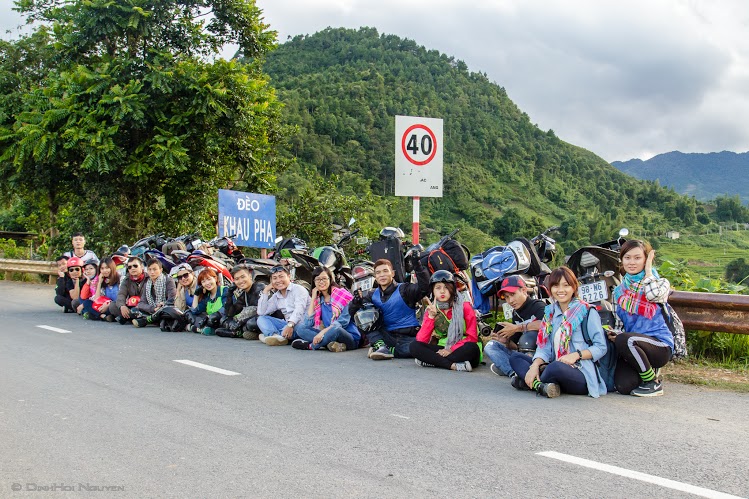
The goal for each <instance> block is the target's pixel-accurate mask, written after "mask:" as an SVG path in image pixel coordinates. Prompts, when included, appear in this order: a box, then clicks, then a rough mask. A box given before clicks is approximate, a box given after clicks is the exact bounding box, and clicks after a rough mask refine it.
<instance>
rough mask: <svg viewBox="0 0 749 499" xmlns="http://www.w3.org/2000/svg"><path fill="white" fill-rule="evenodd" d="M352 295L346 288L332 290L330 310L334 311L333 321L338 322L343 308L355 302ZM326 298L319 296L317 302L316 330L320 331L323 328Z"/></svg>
mask: <svg viewBox="0 0 749 499" xmlns="http://www.w3.org/2000/svg"><path fill="white" fill-rule="evenodd" d="M353 298H354V295H352V294H351V293H350V292H349V290H348V289H345V288H332V287H331V288H330V308H331V309H332V310H333V319H332V320H336V319H337V318H338V316H339V315H341V311H342V310H343V308H344V307H345V306H346V305H348V303H349V302H350V301H351V300H353ZM323 300H325V297H324V296H323V295H322V293H320V294H319V295H318V296H317V302H315V329H320V328H321V327H320V326H322V307H321V305H322V302H323Z"/></svg>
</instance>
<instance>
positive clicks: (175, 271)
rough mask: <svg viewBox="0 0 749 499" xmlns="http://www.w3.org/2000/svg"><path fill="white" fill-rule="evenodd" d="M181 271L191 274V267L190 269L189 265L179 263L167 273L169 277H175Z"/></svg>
mask: <svg viewBox="0 0 749 499" xmlns="http://www.w3.org/2000/svg"><path fill="white" fill-rule="evenodd" d="M183 270H186V271H188V272H192V267H190V264H188V263H180V264H179V265H175V266H174V267H172V270H171V271H170V272H169V275H170V276H171V277H177V276H178V275H179V273H180V272H182V271H183Z"/></svg>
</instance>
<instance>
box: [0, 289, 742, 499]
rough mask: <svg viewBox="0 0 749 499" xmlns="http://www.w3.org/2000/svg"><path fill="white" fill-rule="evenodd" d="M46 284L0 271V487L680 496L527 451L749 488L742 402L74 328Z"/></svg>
mask: <svg viewBox="0 0 749 499" xmlns="http://www.w3.org/2000/svg"><path fill="white" fill-rule="evenodd" d="M52 296H53V289H52V288H51V287H49V286H43V285H29V284H19V283H7V282H4V281H3V282H0V302H2V303H3V304H4V306H3V307H2V309H1V310H0V497H3V498H5V497H37V496H39V497H57V496H60V497H65V496H73V495H75V496H88V495H89V494H94V495H98V496H102V495H106V496H116V497H186V496H187V497H326V498H327V497H385V496H389V497H410V498H414V497H591V498H599V497H630V498H631V497H695V496H694V495H691V494H688V493H685V492H680V491H678V490H674V489H672V488H667V487H663V486H660V485H656V484H652V483H646V482H643V481H639V480H634V479H632V478H628V477H624V476H619V475H616V474H611V473H607V472H604V471H599V470H595V469H589V468H585V467H581V466H579V465H577V464H571V463H567V462H562V461H558V460H555V459H550V458H548V457H543V456H539V455H538V454H537V453H539V452H544V451H555V452H559V453H563V454H567V455H570V456H575V457H578V458H584V459H588V460H591V461H596V462H598V463H603V464H607V465H612V466H617V467H620V468H625V469H627V470H633V471H639V472H643V473H648V474H650V475H654V476H656V477H661V478H665V479H669V480H674V481H677V482H682V483H685V484H690V485H693V486H697V487H703V488H706V489H710V490H714V491H719V492H723V493H727V494H732V495H736V496H740V497H747V496H749V396H747V395H742V394H735V393H729V392H720V391H712V390H707V389H703V388H699V387H694V386H687V385H678V384H673V383H671V384H667V385H666V386H665V391H666V395H665V396H663V397H659V398H653V399H638V398H635V397H630V396H621V395H616V394H609V395H607V396H605V397H602V398H601V399H599V400H594V399H591V398H589V397H582V396H569V395H567V396H565V395H563V396H562V397H560V398H558V399H554V400H549V399H544V398H540V397H536V396H534V395H532V394H530V393H528V392H518V391H516V390H514V389H513V388H512V387H511V386H510V385H509V382H508V380H507V378H500V377H497V376H495V375H493V374H492V373H491V372H490V371H489V369H488V368H487V367H485V366H482V367H480V368H479V369H477V370H475V371H474V372H472V373H456V372H450V371H446V370H439V369H427V368H420V367H418V366H416V365H415V364H414V363H413V361H412V360H393V361H380V362H375V361H371V360H369V359H367V358H366V352H365V351H364V350H361V351H355V352H345V353H339V354H334V353H330V352H327V351H325V352H322V351H321V352H300V351H297V350H294V349H292V348H291V347H268V346H266V345H263V344H261V343H260V342H257V341H246V340H242V339H227V338H219V337H205V336H201V335H197V334H192V333H162V332H161V331H159V330H158V328H144V329H136V328H134V327H132V326H120V325H117V324H110V323H102V322H93V321H85V320H83V319H81V318H80V317H78V316H76V315H74V314H63V313H62V311H61V309H60V308H59V307H57V306H56V305H54V303H53V302H52ZM38 325H47V326H52V327H56V328H62V329H65V330H68V331H71V332H70V333H68V334H61V333H58V332H54V331H50V330H45V329H41V328H39V327H37V326H38ZM180 359H187V360H192V361H195V362H200V363H203V364H208V365H210V366H214V367H219V368H222V369H226V370H230V371H235V372H238V373H241V374H240V375H238V376H224V375H221V374H217V373H214V372H210V371H206V370H203V369H198V368H195V367H192V366H187V365H183V364H180V363H177V362H174V360H180ZM108 487H111V488H109V489H108ZM16 489H20V490H16Z"/></svg>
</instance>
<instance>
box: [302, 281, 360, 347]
mask: <svg viewBox="0 0 749 499" xmlns="http://www.w3.org/2000/svg"><path fill="white" fill-rule="evenodd" d="M312 277H313V278H314V280H315V289H313V290H312V299H311V300H310V304H309V307H307V317H306V318H305V320H304V322H302V324H300V325H299V326H298V327H297V328H296V330H295V331H294V333H295V334H296V335H297V336H298V338H297V339H295V340H294V341H292V342H291V346H292V347H294V348H297V349H299V350H319V349H321V348H327V349H328V350H330V351H331V352H345V351H346V350H355V349H356V348H358V347H359V340H360V339H361V334H360V333H359V330H358V329H357V328H356V324H354V321H352V320H351V316H350V315H349V313H348V304H349V302H350V301H351V300H352V299H353V298H354V296H353V295H352V294H351V292H350V291H349V290H348V289H345V288H342V287H340V286H338V285H337V284H336V283H335V281H334V279H333V273H332V272H331V271H330V269H328V268H326V267H317V268H315V270H314V271H312Z"/></svg>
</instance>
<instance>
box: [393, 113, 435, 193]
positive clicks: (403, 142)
mask: <svg viewBox="0 0 749 499" xmlns="http://www.w3.org/2000/svg"><path fill="white" fill-rule="evenodd" d="M395 195H396V196H411V197H421V196H424V197H442V120H441V119H438V118H423V117H416V116H396V117H395Z"/></svg>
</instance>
